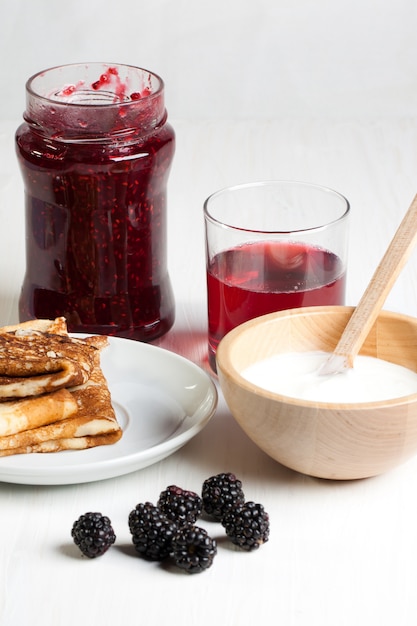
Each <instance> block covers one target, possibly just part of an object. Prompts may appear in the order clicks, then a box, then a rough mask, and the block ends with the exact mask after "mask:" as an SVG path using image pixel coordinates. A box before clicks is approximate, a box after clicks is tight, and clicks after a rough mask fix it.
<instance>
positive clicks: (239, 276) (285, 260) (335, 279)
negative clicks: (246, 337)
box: [207, 241, 345, 370]
mask: <svg viewBox="0 0 417 626" xmlns="http://www.w3.org/2000/svg"><path fill="white" fill-rule="evenodd" d="M207 289H208V319H209V362H210V365H211V367H212V369H213V370H215V354H216V350H217V346H218V344H219V341H220V340H221V339H222V338H223V337H224V335H226V333H228V332H229V331H230V330H232V329H233V328H235V327H236V326H238V325H239V324H242V323H243V322H246V321H248V320H250V319H253V318H254V317H258V316H260V315H264V314H266V313H273V312H274V311H281V310H284V309H291V308H297V307H306V306H316V305H334V304H341V303H343V301H344V294H345V270H344V265H343V263H342V261H341V259H340V258H339V257H338V256H337V255H336V254H334V253H332V252H330V251H328V250H325V249H322V248H318V247H313V246H311V245H308V244H304V243H297V242H290V241H262V242H257V243H247V244H244V245H241V246H237V247H235V248H231V249H229V250H225V251H222V252H220V253H218V254H217V255H216V256H215V257H214V258H213V259H212V261H211V262H210V263H209V264H208V267H207Z"/></svg>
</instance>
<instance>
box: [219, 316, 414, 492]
mask: <svg viewBox="0 0 417 626" xmlns="http://www.w3.org/2000/svg"><path fill="white" fill-rule="evenodd" d="M352 311H353V308H352V307H344V306H340V307H339V306H328V307H309V308H300V309H291V310H288V311H281V312H279V313H272V314H270V315H264V316H262V317H258V318H256V319H254V320H251V321H249V322H246V323H244V324H242V325H241V326H239V327H237V328H235V329H234V330H232V331H231V332H230V333H229V334H228V335H226V337H225V338H224V339H223V340H222V341H221V342H220V345H219V347H218V349H217V357H216V359H217V371H218V376H219V382H220V386H221V389H222V391H223V394H224V397H225V400H226V402H227V405H228V407H229V409H230V411H231V413H232V415H233V416H234V418H235V419H236V421H237V422H238V423H239V424H240V426H241V427H242V429H243V430H244V431H245V432H246V433H247V435H248V436H249V437H250V438H251V439H252V440H253V441H254V442H255V443H256V444H257V445H258V446H259V447H260V448H261V449H262V450H264V451H265V452H266V453H267V454H268V455H270V456H271V457H272V458H274V459H275V460H277V461H279V463H281V464H283V465H285V466H286V467H289V468H291V469H294V470H296V471H298V472H301V473H303V474H307V475H310V476H315V477H319V478H328V479H337V480H349V479H356V478H366V477H369V476H376V475H378V474H381V473H383V472H385V471H387V470H389V469H391V468H393V467H395V466H397V465H399V464H400V463H403V462H404V461H406V460H407V459H408V458H410V457H411V456H412V455H414V454H415V453H416V452H417V394H412V395H408V396H405V397H402V398H397V399H392V400H384V401H375V402H366V403H357V404H336V403H326V402H312V401H307V400H299V399H294V398H290V397H287V396H284V395H280V394H277V393H272V392H270V391H266V390H264V389H262V388H260V387H258V386H256V385H254V384H252V383H250V382H248V381H247V380H245V379H244V378H243V377H242V376H241V372H242V371H243V370H244V369H245V368H246V367H248V366H249V365H251V364H253V363H255V362H257V361H260V360H262V359H266V358H268V357H271V356H273V355H274V354H277V353H282V352H294V351H311V350H324V351H327V352H331V351H332V350H333V349H334V347H335V346H336V343H337V341H338V338H339V336H340V335H341V333H342V330H343V328H344V327H345V325H346V323H347V321H348V319H349V316H350V315H351V313H352ZM361 354H364V355H368V356H374V357H378V358H380V359H384V360H386V361H391V362H393V363H397V364H399V365H403V366H405V367H407V368H409V369H411V370H413V371H417V319H415V318H412V317H408V316H405V315H400V314H396V313H390V312H387V311H383V312H382V313H381V314H380V315H379V317H378V319H377V321H376V323H375V324H374V326H373V328H372V329H371V332H370V333H369V335H368V338H367V340H366V342H365V344H364V346H363V348H362V350H361Z"/></svg>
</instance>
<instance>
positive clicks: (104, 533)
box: [71, 513, 116, 559]
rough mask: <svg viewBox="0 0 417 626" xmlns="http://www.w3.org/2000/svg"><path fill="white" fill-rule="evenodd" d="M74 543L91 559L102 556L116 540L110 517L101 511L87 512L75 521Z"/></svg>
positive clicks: (73, 528)
mask: <svg viewBox="0 0 417 626" xmlns="http://www.w3.org/2000/svg"><path fill="white" fill-rule="evenodd" d="M71 537H72V538H73V540H74V543H75V545H76V546H78V548H79V549H80V550H81V552H82V553H83V554H85V556H88V557H89V558H90V559H93V558H95V557H96V556H101V555H102V554H104V553H105V552H107V550H108V549H109V548H110V546H111V545H112V544H113V543H114V542H115V541H116V535H115V534H114V530H113V528H112V525H111V522H110V520H109V518H108V517H106V516H105V515H102V514H101V513H85V514H84V515H81V516H80V517H79V518H78V520H77V521H75V522H74V524H73V526H72V530H71Z"/></svg>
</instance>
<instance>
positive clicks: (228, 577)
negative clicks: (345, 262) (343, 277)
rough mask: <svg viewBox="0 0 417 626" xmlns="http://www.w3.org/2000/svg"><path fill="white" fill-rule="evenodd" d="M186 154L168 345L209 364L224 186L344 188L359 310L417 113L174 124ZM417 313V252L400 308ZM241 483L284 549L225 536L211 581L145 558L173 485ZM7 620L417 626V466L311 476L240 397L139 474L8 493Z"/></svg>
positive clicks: (6, 135)
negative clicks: (257, 434) (256, 425)
mask: <svg viewBox="0 0 417 626" xmlns="http://www.w3.org/2000/svg"><path fill="white" fill-rule="evenodd" d="M171 121H172V123H173V125H174V127H175V129H176V131H177V153H176V157H175V161H174V166H173V169H172V173H171V177H170V185H169V268H170V274H171V279H172V283H173V287H174V292H175V296H176V304H177V314H176V322H175V325H174V327H173V329H172V330H171V331H170V332H169V333H168V334H167V335H166V336H165V337H164V338H162V339H161V340H159V341H158V342H156V343H157V345H160V346H162V347H164V348H167V349H169V350H173V351H176V352H178V353H180V354H182V355H184V356H186V357H187V358H189V359H190V360H192V361H194V362H195V363H197V364H198V365H200V366H201V367H202V368H203V369H206V370H207V371H208V367H207V360H206V329H207V323H206V295H205V273H204V241H203V220H202V203H203V200H204V199H205V197H206V196H207V195H209V194H210V193H211V192H213V191H215V190H217V189H218V188H221V187H223V186H227V185H232V184H237V183H240V182H245V181H249V180H259V179H272V178H281V179H298V180H306V181H310V182H315V183H318V184H323V185H327V186H329V187H333V188H335V189H337V190H338V191H340V192H341V193H343V194H345V195H346V196H347V197H348V199H349V200H350V202H351V205H352V216H351V227H350V230H351V238H350V260H349V269H348V272H349V274H348V291H347V304H356V303H357V301H358V299H359V297H360V295H361V293H362V291H363V289H364V288H365V286H366V283H367V281H368V280H369V278H370V277H371V275H372V273H373V271H374V269H375V267H376V265H377V263H378V261H379V259H380V257H381V256H382V254H383V252H384V250H385V247H386V246H387V244H388V243H389V240H390V239H391V237H392V235H393V233H394V230H395V228H396V227H397V225H398V224H399V222H400V220H401V217H402V215H403V214H404V212H405V211H406V209H407V207H408V205H409V204H410V202H411V200H412V198H413V196H414V194H415V193H416V192H417V119H397V118H391V119H385V120H373V121H370V120H359V119H353V120H319V119H317V120H305V119H298V120H297V119H289V120H276V121H272V120H271V121H269V122H243V121H241V122H229V121H223V122H213V121H208V122H204V121H201V122H192V123H190V122H187V121H186V120H171ZM19 123H20V122H19V120H18V119H16V120H11V121H10V122H7V121H3V122H1V123H0V325H5V324H7V323H11V322H16V321H17V300H18V295H19V290H20V285H21V282H22V278H23V272H24V217H23V189H22V183H21V179H20V173H19V171H18V167H17V163H16V159H15V155H14V145H13V136H14V130H15V128H16V127H17V125H18V124H19ZM385 308H388V309H391V310H396V311H400V312H403V313H407V314H411V315H415V314H417V255H416V254H414V255H413V257H412V259H411V260H410V261H409V263H408V265H407V266H406V268H405V269H404V270H403V272H402V274H401V277H400V279H399V280H398V282H397V284H396V286H395V287H394V289H393V291H392V293H391V294H390V296H389V298H388V300H387V303H386V307H385ZM222 471H232V472H235V473H236V474H237V475H238V476H239V477H240V478H241V480H242V481H243V483H244V487H245V492H246V495H247V496H248V497H249V499H252V500H255V501H258V502H262V503H263V504H264V506H265V508H266V510H267V511H268V512H269V514H270V518H271V535H270V540H269V542H268V543H267V544H266V545H264V546H263V547H261V548H260V549H259V550H258V551H256V552H254V553H250V554H248V553H244V552H240V551H239V550H237V549H234V548H233V547H231V546H230V544H229V543H228V542H226V541H225V540H224V539H222V537H223V535H222V533H221V531H220V530H219V528H218V527H217V526H216V525H213V524H210V523H208V522H206V521H203V522H202V525H203V526H206V527H207V528H208V529H209V530H210V532H212V534H213V535H214V536H216V537H219V549H218V555H217V557H216V560H215V562H214V564H213V566H212V568H211V569H210V570H208V571H207V572H205V573H203V574H199V575H195V576H187V575H185V574H182V573H178V574H176V573H173V572H172V571H171V570H170V569H167V568H164V567H163V566H162V567H161V566H160V565H159V564H156V563H149V562H146V561H143V560H142V559H140V558H139V557H135V556H134V553H133V550H132V547H131V541H130V535H129V531H128V526H127V517H128V514H129V512H130V510H131V509H132V508H133V507H134V506H135V505H136V503H137V502H139V501H144V500H151V501H153V500H155V498H156V497H157V495H158V494H159V492H160V491H161V490H162V489H164V488H165V487H166V486H168V485H170V484H173V483H175V484H178V485H180V486H182V487H184V488H187V489H192V490H195V491H199V490H200V488H201V484H202V482H203V480H204V479H205V478H206V477H208V476H210V475H212V474H215V473H218V472H222ZM88 510H100V511H102V512H103V513H105V514H107V515H108V516H109V517H110V518H111V520H112V522H113V525H114V527H115V530H116V534H117V537H118V539H117V542H116V545H115V546H113V547H112V548H111V549H110V551H109V552H108V553H107V554H106V555H104V556H103V557H102V558H99V559H95V560H88V559H85V558H81V557H80V556H79V553H78V552H77V550H76V548H75V546H74V545H73V544H72V540H71V537H70V530H71V526H72V523H73V521H74V520H75V519H76V518H77V517H78V516H79V515H80V514H82V513H84V512H86V511H88ZM0 515H1V519H0V529H1V535H0V584H1V588H0V624H2V626H3V625H4V626H21V625H22V624H31V623H34V621H35V619H36V620H37V621H39V623H43V624H44V625H45V626H67V625H68V626H74V624H95V625H100V626H107V625H110V624H111V625H112V626H114V625H116V624H128V623H137V624H146V625H147V626H160V625H163V624H168V623H170V624H185V625H186V626H194V625H196V624H198V625H199V626H209V625H210V626H212V625H213V624H220V625H221V626H232V625H233V626H234V625H236V626H246V625H247V626H249V625H253V624H255V623H264V624H265V623H266V624H268V623H271V624H272V623H273V624H281V625H283V626H307V625H309V626H311V625H314V626H342V625H343V626H345V625H346V626H352V625H360V626H361V625H367V626H368V625H374V624H375V625H378V626H379V625H381V624H383V625H385V624H387V625H388V624H390V625H391V624H395V626H404V625H406V626H409V625H410V626H411V625H415V624H416V620H417V593H416V581H417V457H416V458H414V459H411V460H410V461H408V462H407V463H406V464H404V465H402V466H401V467H399V468H397V469H395V470H393V471H391V472H390V473H388V474H386V475H383V476H380V477H377V478H373V479H368V480H363V481H353V482H329V481H322V480H317V479H313V478H309V477H306V476H303V475H300V474H297V473H294V472H292V471H290V470H288V469H286V468H284V467H282V466H280V465H279V464H277V463H276V462H274V461H273V460H272V459H270V458H269V457H267V456H266V455H265V454H264V453H263V452H261V451H260V450H259V449H258V448H257V447H256V446H255V445H254V444H253V443H252V442H251V441H250V440H249V439H248V438H247V437H246V435H245V434H244V433H243V432H242V431H241V430H240V428H239V426H238V425H237V424H236V423H235V421H234V419H233V418H232V417H231V415H230V413H229V411H228V410H227V407H226V406H225V403H224V400H223V398H222V396H221V393H220V397H219V406H218V410H217V412H216V415H215V416H214V418H213V419H212V420H211V422H210V423H209V424H208V426H207V427H206V428H205V429H204V430H203V431H202V432H201V433H199V434H198V435H197V436H196V437H195V438H194V439H193V440H192V441H191V442H189V443H188V444H187V445H186V446H185V447H184V448H182V449H181V450H180V451H178V452H176V453H175V454H173V455H172V456H170V457H169V458H167V459H165V460H163V461H161V462H159V463H157V464H155V465H153V466H150V467H148V468H146V469H143V470H140V471H137V472H135V473H132V474H129V475H126V476H122V477H118V478H113V479H109V480H105V481H101V482H94V483H86V484H80V485H69V486H55V487H48V486H25V485H14V484H6V483H0Z"/></svg>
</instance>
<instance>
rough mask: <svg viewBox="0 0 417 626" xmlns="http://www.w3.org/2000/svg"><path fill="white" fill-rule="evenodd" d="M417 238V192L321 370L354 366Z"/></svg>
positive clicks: (330, 370)
mask: <svg viewBox="0 0 417 626" xmlns="http://www.w3.org/2000/svg"><path fill="white" fill-rule="evenodd" d="M416 240H417V195H416V196H415V197H414V200H413V201H412V203H411V205H410V208H409V209H408V211H407V213H406V214H405V216H404V218H403V220H402V222H401V224H400V225H399V227H398V230H397V232H396V233H395V235H394V238H393V239H392V241H391V243H390V245H389V246H388V249H387V251H386V252H385V254H384V256H383V257H382V260H381V262H380V263H379V265H378V267H377V268H376V270H375V273H374V275H373V276H372V278H371V281H370V283H369V285H368V286H367V288H366V290H365V292H364V294H363V296H362V298H361V299H360V301H359V304H358V305H357V307H356V308H355V310H354V311H353V313H352V315H351V317H350V319H349V321H348V323H347V325H346V327H345V329H344V331H343V333H342V335H341V337H340V339H339V341H338V344H337V346H336V348H335V349H334V351H333V352H332V354H331V355H330V357H329V358H328V360H327V361H326V362H325V363H324V364H323V366H322V367H321V368H320V370H319V373H320V374H322V375H327V374H337V373H339V372H342V371H343V370H346V369H349V368H352V367H353V361H354V359H355V357H356V355H357V354H358V352H359V350H360V349H361V347H362V344H363V342H364V341H365V339H366V337H367V336H368V333H369V331H370V330H371V328H372V326H373V324H374V322H375V320H376V318H377V317H378V314H379V312H380V311H381V309H382V307H383V305H384V302H385V300H386V298H387V296H388V294H389V292H390V291H391V288H392V286H393V285H394V283H395V281H396V279H397V278H398V275H399V274H400V272H401V270H402V268H403V267H404V265H405V264H406V262H407V260H408V258H409V256H410V254H411V252H412V250H413V247H414V244H415V243H416Z"/></svg>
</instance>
